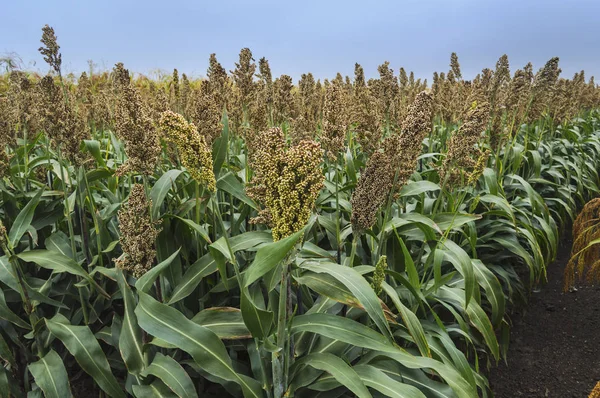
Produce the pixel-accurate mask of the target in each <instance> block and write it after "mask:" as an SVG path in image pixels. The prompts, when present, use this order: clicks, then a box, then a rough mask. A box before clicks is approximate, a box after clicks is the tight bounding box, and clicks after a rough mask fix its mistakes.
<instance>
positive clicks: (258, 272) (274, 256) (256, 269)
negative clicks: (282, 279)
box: [244, 229, 304, 286]
mask: <svg viewBox="0 0 600 398" xmlns="http://www.w3.org/2000/svg"><path fill="white" fill-rule="evenodd" d="M303 233H304V229H301V230H300V231H298V232H296V233H294V234H293V235H290V236H288V237H287V238H285V239H281V240H279V241H277V242H273V243H269V244H268V245H264V246H263V247H261V248H260V249H258V252H257V253H256V257H255V258H254V261H253V262H252V264H250V267H248V270H247V271H246V273H245V278H244V284H245V285H246V286H250V284H251V283H252V282H254V281H256V280H257V279H259V278H260V277H262V276H263V275H265V274H266V273H267V272H269V271H271V270H272V269H273V268H275V267H276V266H277V265H278V264H280V263H281V262H282V261H283V259H284V258H286V256H287V255H288V253H289V252H290V250H292V248H293V247H294V246H295V245H296V243H297V242H298V240H299V239H300V237H301V236H302V234H303Z"/></svg>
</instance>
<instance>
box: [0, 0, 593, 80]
mask: <svg viewBox="0 0 600 398" xmlns="http://www.w3.org/2000/svg"><path fill="white" fill-rule="evenodd" d="M2 3H4V4H2V6H1V7H0V17H1V20H2V23H1V24H0V37H1V38H2V40H0V53H9V52H15V53H17V54H18V55H19V56H20V57H21V59H22V60H23V64H24V66H25V67H27V68H29V69H35V70H40V71H42V72H46V71H47V70H48V68H47V67H46V65H45V64H44V62H43V60H42V57H41V55H40V54H39V53H38V52H37V48H38V47H39V45H40V43H39V39H40V37H41V27H42V26H43V25H44V24H46V23H47V24H50V25H51V26H53V27H54V29H55V31H56V33H57V35H58V39H59V44H60V45H61V50H62V54H63V66H64V69H65V70H66V71H67V72H76V73H79V72H81V71H83V70H86V69H87V60H90V59H91V60H93V61H94V62H95V63H96V64H98V66H99V67H100V68H111V67H112V65H113V64H114V63H116V62H123V63H124V64H125V66H126V67H127V68H129V69H130V70H132V71H135V72H141V73H146V74H147V73H149V72H151V71H153V70H156V69H163V70H167V71H170V70H172V69H173V68H175V67H176V68H178V69H179V70H180V73H181V72H185V73H187V74H189V75H192V76H197V77H199V76H203V75H204V73H205V71H206V67H207V64H208V57H209V54H210V53H212V52H215V53H217V58H218V59H219V61H221V63H222V64H223V65H224V66H225V67H226V68H227V69H228V70H230V69H233V68H234V62H235V61H236V60H237V56H238V53H239V50H240V49H241V48H242V47H249V48H250V49H251V50H252V52H253V53H254V57H255V59H256V60H258V59H259V58H260V57H262V56H265V57H267V59H269V61H270V64H271V69H272V70H273V74H275V75H279V74H282V73H286V74H289V75H291V76H292V77H293V78H294V80H296V79H297V78H298V77H299V76H300V75H301V74H302V73H305V72H312V73H313V74H315V76H317V77H319V78H325V77H333V76H335V73H336V72H341V73H342V74H344V75H345V74H348V75H352V74H353V69H354V63H355V62H359V63H360V64H362V65H363V67H364V68H365V72H366V74H367V76H369V77H370V76H375V75H376V73H377V65H379V64H381V63H383V61H386V60H387V61H390V63H391V66H392V67H393V68H394V69H395V70H396V72H397V71H398V69H399V68H400V66H403V67H405V68H406V69H407V70H414V71H415V74H416V76H417V77H423V78H430V77H431V75H432V73H433V71H435V70H438V71H446V70H447V69H448V63H449V58H450V53H451V52H452V51H455V52H457V53H458V56H459V60H460V63H461V66H462V70H463V75H464V76H465V77H466V78H471V77H473V76H474V75H475V74H476V73H478V72H479V71H480V70H481V69H482V68H484V67H490V68H493V66H494V65H495V62H496V60H497V59H498V57H500V56H501V55H502V54H504V53H506V54H508V56H509V60H510V64H511V71H514V70H515V69H517V68H518V67H522V66H523V65H524V64H526V63H527V62H528V61H532V62H533V63H534V67H535V69H536V70H537V68H539V67H541V66H542V65H543V64H544V62H545V61H546V60H547V59H549V58H551V57H553V56H559V57H560V58H561V62H560V66H561V68H562V69H563V76H568V77H571V76H572V75H573V73H574V72H577V71H579V70H581V69H585V70H586V73H587V77H589V76H591V75H596V76H598V77H599V78H600V41H599V39H600V23H598V16H599V15H600V1H598V0H562V1H560V0H547V1H541V0H504V1H488V0H480V1H475V0H461V1H458V0H454V1H438V0H435V1H434V0H421V1H419V0H405V1H375V2H368V3H367V2H360V1H355V0H346V1H337V0H330V1H327V0H320V1H314V0H306V1H303V2H292V1H285V0H280V1H272V0H254V1H240V0H227V1H214V0H213V1H210V2H207V1H191V0H189V1H180V0H172V1H168V2H166V1H157V0H146V1H143V2H141V1H128V0H120V1H116V0H103V1H97V0H96V1H93V0H88V1H86V0H53V1H51V0H46V1H42V0H29V1H27V0H13V1H9V0H5V1H3V2H2Z"/></svg>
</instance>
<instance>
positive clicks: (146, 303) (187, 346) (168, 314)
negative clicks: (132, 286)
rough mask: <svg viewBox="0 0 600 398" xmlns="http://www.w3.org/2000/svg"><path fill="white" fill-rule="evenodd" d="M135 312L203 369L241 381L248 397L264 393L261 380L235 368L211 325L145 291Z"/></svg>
mask: <svg viewBox="0 0 600 398" xmlns="http://www.w3.org/2000/svg"><path fill="white" fill-rule="evenodd" d="M135 313H136V315H137V317H138V322H139V323H140V326H141V327H142V328H143V329H144V330H145V331H146V332H148V333H149V334H151V335H152V336H155V337H158V338H160V339H162V340H164V341H166V342H167V343H170V344H173V345H175V346H177V347H179V348H180V349H182V350H183V351H185V352H187V353H188V354H190V355H191V356H192V358H194V361H195V362H196V364H197V365H198V366H199V367H200V368H201V369H203V370H204V371H206V372H208V373H210V374H212V375H213V376H216V377H218V378H221V379H223V380H227V381H232V382H234V383H236V384H238V385H239V386H240V387H241V388H242V391H243V392H244V396H245V397H246V398H248V397H256V398H258V397H262V387H261V385H260V383H259V382H257V381H256V380H254V379H252V378H250V377H248V376H245V375H243V374H239V373H238V372H237V371H236V370H235V369H234V368H233V364H232V362H231V358H229V356H228V354H227V349H226V348H225V346H224V345H223V343H222V342H221V340H220V339H219V337H218V336H217V335H216V334H214V333H213V332H212V331H210V330H209V329H208V328H205V327H203V326H200V325H198V324H196V323H194V322H192V321H190V320H189V319H187V318H186V317H185V316H184V315H183V314H182V313H181V312H179V311H177V310H176V309H174V308H171V307H169V306H167V305H165V304H161V303H159V302H158V301H156V300H154V299H153V298H152V297H150V296H149V295H147V294H145V293H142V292H140V302H139V304H138V306H137V308H136V309H135Z"/></svg>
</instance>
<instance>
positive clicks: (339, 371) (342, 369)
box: [291, 353, 371, 398]
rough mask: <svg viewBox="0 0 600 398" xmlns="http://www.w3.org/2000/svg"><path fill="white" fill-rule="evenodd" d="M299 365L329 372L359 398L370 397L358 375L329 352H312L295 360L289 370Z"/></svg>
mask: <svg viewBox="0 0 600 398" xmlns="http://www.w3.org/2000/svg"><path fill="white" fill-rule="evenodd" d="M301 366H311V367H313V368H315V369H319V370H323V371H325V372H327V373H329V374H330V375H331V376H332V377H333V378H334V379H335V380H337V381H338V382H339V383H340V384H341V385H343V386H345V387H346V388H348V389H349V390H350V391H352V392H353V393H354V394H355V395H356V396H357V397H359V398H363V397H364V398H370V397H371V394H370V393H369V390H367V387H365V385H364V383H363V382H362V381H361V380H360V377H359V375H358V374H357V373H356V372H355V371H354V369H353V368H352V367H351V366H350V365H348V364H347V363H346V362H345V361H344V360H343V359H341V358H339V357H337V356H335V355H333V354H329V353H312V354H309V355H307V356H305V357H303V358H302V359H300V360H298V361H296V362H295V363H294V365H293V368H292V369H291V371H292V372H293V371H294V370H295V369H297V368H299V367H301Z"/></svg>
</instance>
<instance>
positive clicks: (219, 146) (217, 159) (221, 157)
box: [213, 110, 229, 176]
mask: <svg viewBox="0 0 600 398" xmlns="http://www.w3.org/2000/svg"><path fill="white" fill-rule="evenodd" d="M221 123H222V124H223V130H221V136H220V137H218V138H217V139H216V140H215V142H214V144H213V172H214V173H215V176H218V175H219V172H220V171H221V167H222V166H223V163H224V162H225V158H226V157H227V151H228V150H229V119H228V118H227V112H226V111H225V110H223V116H222V118H221Z"/></svg>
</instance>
